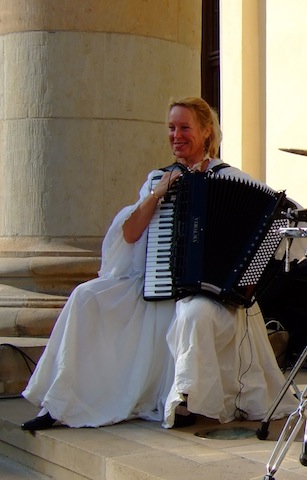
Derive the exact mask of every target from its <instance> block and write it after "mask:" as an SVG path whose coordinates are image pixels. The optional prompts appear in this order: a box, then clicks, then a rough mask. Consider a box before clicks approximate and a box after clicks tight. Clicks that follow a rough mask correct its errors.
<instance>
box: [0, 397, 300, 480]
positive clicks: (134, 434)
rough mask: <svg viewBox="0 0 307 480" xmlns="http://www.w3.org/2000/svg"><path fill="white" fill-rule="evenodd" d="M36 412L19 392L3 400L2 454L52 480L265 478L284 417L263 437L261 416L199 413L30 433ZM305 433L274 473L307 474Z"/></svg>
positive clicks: (286, 479) (284, 479) (284, 477)
mask: <svg viewBox="0 0 307 480" xmlns="http://www.w3.org/2000/svg"><path fill="white" fill-rule="evenodd" d="M36 413H37V409H36V407H34V406H33V405H31V404H29V403H28V402H27V401H26V400H24V399H22V398H10V399H1V400H0V454H1V455H2V457H3V458H7V459H13V460H14V462H18V464H19V465H20V468H21V470H22V467H21V466H22V465H23V466H24V468H25V469H26V472H28V471H29V469H31V470H32V471H35V472H38V473H39V474H40V475H46V476H49V478H51V479H52V480H206V479H208V480H209V479H210V480H224V479H225V478H227V480H238V479H244V480H263V478H264V475H265V473H266V463H267V462H268V459H269V457H270V455H271V452H272V450H273V447H274V446H275V444H276V440H277V438H278V436H279V434H280V432H281V429H282V427H283V425H284V422H285V420H278V421H274V422H271V424H270V434H269V437H268V439H267V440H265V441H261V440H258V438H257V437H256V434H255V432H256V430H257V428H258V427H259V422H231V423H230V424H227V425H219V424H218V422H216V421H214V420H209V419H206V418H203V417H199V418H198V420H197V423H196V425H193V426H191V427H188V428H185V429H181V430H180V429H177V430H176V429H171V430H165V429H163V428H162V427H161V425H160V423H157V422H149V421H142V420H131V421H129V422H122V423H120V424H117V425H112V426H108V427H102V428H80V429H71V428H67V427H65V426H61V425H56V426H55V427H54V428H52V429H49V430H44V431H39V432H36V433H35V434H31V433H30V432H26V431H23V430H21V428H20V424H21V423H22V422H23V421H24V420H27V419H29V418H32V417H33V416H35V415H36ZM240 432H248V435H247V436H244V435H242V433H240ZM212 434H216V435H212ZM302 434H303V432H301V436H300V438H298V440H297V441H296V442H294V444H293V445H292V447H291V450H290V451H289V453H288V454H287V457H286V458H285V460H284V461H283V463H282V465H281V467H280V468H279V470H278V473H277V475H276V480H306V479H307V468H306V467H303V466H302V465H301V464H300V462H299V455H300V452H301V449H302V444H301V438H302ZM2 473H3V472H1V462H0V478H1V479H5V477H4V475H3V474H2ZM17 478H23V477H17ZM25 478H27V477H25ZM33 478H36V476H34V474H33ZM38 478H39V477H38ZM9 479H10V480H11V477H9Z"/></svg>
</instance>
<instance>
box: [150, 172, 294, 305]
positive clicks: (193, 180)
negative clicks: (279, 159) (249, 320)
mask: <svg viewBox="0 0 307 480" xmlns="http://www.w3.org/2000/svg"><path fill="white" fill-rule="evenodd" d="M160 178H161V177H155V178H154V179H153V183H152V187H153V188H154V186H155V184H156V183H157V182H158V181H159V179H160ZM167 197H168V198H164V200H163V201H162V202H161V203H160V205H158V207H157V209H156V212H155V214H154V216H153V218H152V220H151V222H150V225H149V227H148V239H147V252H146V265H145V280H144V299H145V300H148V301H150V300H165V299H167V300H168V299H172V298H175V299H176V298H182V297H183V296H186V295H195V294H199V293H203V294H207V295H213V296H214V297H215V298H216V299H218V300H220V301H222V302H224V303H226V304H228V305H232V306H235V307H244V308H247V307H250V306H251V305H252V304H253V303H254V302H255V301H256V300H257V295H258V292H261V290H263V289H264V288H265V286H266V284H267V283H268V282H269V280H270V278H269V276H270V275H271V270H270V265H271V263H272V262H273V261H274V257H275V253H276V250H277V249H278V247H279V246H280V243H281V241H282V238H281V236H280V235H279V233H278V229H279V228H280V227H286V226H287V225H288V221H287V218H286V215H285V212H286V210H287V209H288V208H291V207H292V208H293V203H292V202H290V201H289V200H288V199H287V197H286V195H285V192H276V191H274V190H272V189H270V188H269V187H267V186H265V185H259V184H256V183H254V182H251V181H248V180H243V179H236V178H233V177H226V176H224V175H220V174H219V175H217V174H214V173H209V174H208V173H195V174H193V173H185V174H183V175H182V176H181V177H180V179H179V180H178V181H177V182H176V183H175V186H174V187H173V189H172V190H171V191H170V192H169V194H168V195H167ZM268 272H270V275H269V273H268Z"/></svg>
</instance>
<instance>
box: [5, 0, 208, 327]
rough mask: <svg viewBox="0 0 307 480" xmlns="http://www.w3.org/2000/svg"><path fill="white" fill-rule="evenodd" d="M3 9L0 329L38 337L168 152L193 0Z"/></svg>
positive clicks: (184, 78)
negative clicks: (169, 111)
mask: <svg viewBox="0 0 307 480" xmlns="http://www.w3.org/2000/svg"><path fill="white" fill-rule="evenodd" d="M0 16H1V22H0V47H1V48H0V57H1V64H2V65H3V68H2V70H1V72H0V75H1V79H0V142H1V143H0V178H1V180H0V182H1V197H0V198H1V202H0V332H1V333H2V335H33V334H35V335H48V334H49V332H50V328H51V327H52V325H53V323H54V321H55V319H56V317H57V316H58V314H59V312H60V310H61V308H62V307H63V304H64V303H65V301H66V299H67V296H68V295H69V293H70V292H71V290H72V289H73V288H74V287H75V286H76V285H77V284H78V283H80V282H82V281H85V280H87V279H89V278H93V277H95V276H96V272H97V270H98V268H99V263H100V245H101V240H102V238H103V236H104V234H105V232H106V230H107V228H108V226H109V224H110V222H111V220H112V218H113V216H114V214H115V213H116V212H117V211H118V210H119V209H120V208H122V207H123V206H124V205H125V204H128V203H131V202H134V201H135V199H136V197H137V192H138V189H139V187H140V185H141V183H143V181H144V180H145V177H146V174H147V172H148V170H150V169H151V168H153V167H159V166H161V165H165V164H167V163H169V162H171V161H172V159H171V156H170V152H169V149H168V145H167V141H166V132H165V126H164V122H165V111H166V105H167V102H168V100H169V98H170V97H171V96H175V97H177V96H182V95H199V93H200V38H201V0H193V2H192V4H191V2H190V0H181V1H180V2H179V1H178V2H177V1H175V0H174V1H171V2H169V1H165V0H147V1H144V0H129V1H125V0H122V1H114V0H104V1H102V0H88V1H86V2H84V0H63V1H62V2H58V1H55V0H16V1H15V0H14V1H12V0H0Z"/></svg>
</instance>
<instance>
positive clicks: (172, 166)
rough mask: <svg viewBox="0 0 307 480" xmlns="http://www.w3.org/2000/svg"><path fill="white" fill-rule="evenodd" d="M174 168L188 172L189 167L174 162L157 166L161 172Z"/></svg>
mask: <svg viewBox="0 0 307 480" xmlns="http://www.w3.org/2000/svg"><path fill="white" fill-rule="evenodd" d="M175 168H179V169H180V170H181V171H182V172H188V171H189V169H188V167H186V166H185V165H182V163H178V162H174V163H172V164H171V165H168V166H167V167H163V168H159V170H162V171H163V172H171V171H172V170H174V169H175Z"/></svg>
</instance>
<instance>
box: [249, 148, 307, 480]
mask: <svg viewBox="0 0 307 480" xmlns="http://www.w3.org/2000/svg"><path fill="white" fill-rule="evenodd" d="M306 154H307V153H306ZM286 216H287V218H288V221H289V227H288V228H279V229H278V233H279V235H281V237H283V238H286V241H287V245H286V256H285V271H286V272H288V271H289V265H290V262H289V247H290V243H291V240H292V239H295V238H300V237H307V228H303V227H290V220H294V219H295V220H298V221H304V220H306V210H290V209H288V210H287V212H286ZM306 256H307V255H306V254H305V258H306ZM306 358H307V346H306V347H305V349H304V350H303V352H302V353H301V355H300V357H299V358H298V360H297V362H296V364H295V365H294V367H293V368H292V370H291V372H290V373H289V375H288V378H287V380H286V382H285V384H284V385H283V387H282V388H281V390H280V392H279V393H278V394H277V396H276V398H275V399H274V401H273V404H272V406H271V408H270V409H269V410H268V412H267V414H266V416H265V418H264V419H263V421H262V422H261V427H260V428H259V429H258V430H257V432H256V434H257V437H258V438H259V440H265V439H266V438H267V436H268V433H269V431H268V428H269V423H270V422H269V421H270V418H271V416H272V415H273V413H274V411H275V410H276V408H277V406H278V405H279V403H280V401H281V400H282V398H283V397H284V395H285V393H286V392H287V390H288V388H289V387H290V385H291V384H292V386H293V388H294V390H295V393H296V396H297V397H298V399H299V405H298V407H297V409H296V410H295V411H294V412H293V413H291V414H290V416H289V417H288V420H287V422H286V423H285V426H284V427H283V429H282V432H281V434H280V436H279V438H278V441H277V444H276V446H275V448H274V450H273V452H272V454H271V456H270V459H269V461H268V463H267V465H266V469H267V471H266V475H265V477H264V479H263V480H275V478H274V477H273V475H274V474H275V473H276V472H277V470H278V468H279V466H280V464H281V462H282V461H283V459H284V458H285V456H286V454H287V452H288V450H289V448H290V446H291V445H292V443H293V441H294V440H295V438H296V436H297V434H298V433H299V431H300V429H301V426H302V425H303V423H304V422H305V431H304V439H303V448H302V453H301V455H300V457H299V460H300V463H301V464H302V465H303V466H307V422H306V420H307V413H306V412H305V409H306V406H307V385H306V386H305V388H304V390H303V392H302V393H301V392H300V391H299V389H298V388H297V387H296V385H295V383H294V378H295V376H296V374H297V373H298V371H299V369H300V368H301V366H302V365H303V363H304V362H305V360H306Z"/></svg>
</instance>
